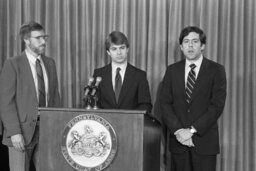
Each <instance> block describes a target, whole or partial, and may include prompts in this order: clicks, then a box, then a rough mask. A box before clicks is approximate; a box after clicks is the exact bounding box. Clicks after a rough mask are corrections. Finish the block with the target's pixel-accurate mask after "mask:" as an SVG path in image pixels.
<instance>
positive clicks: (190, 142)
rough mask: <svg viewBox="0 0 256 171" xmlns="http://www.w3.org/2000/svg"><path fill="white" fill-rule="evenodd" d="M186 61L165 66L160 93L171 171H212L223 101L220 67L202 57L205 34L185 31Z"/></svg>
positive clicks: (194, 29)
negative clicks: (168, 133)
mask: <svg viewBox="0 0 256 171" xmlns="http://www.w3.org/2000/svg"><path fill="white" fill-rule="evenodd" d="M179 43H180V48H181V51H182V52H183V54H184V56H185V59H184V60H181V61H180V62H177V63H175V64H172V65H170V66H168V68H167V71H166V73H165V76H164V79H163V87H162V90H161V93H160V106H161V109H162V116H163V122H164V123H165V125H166V126H167V128H168V130H169V132H170V136H169V149H170V151H171V170H172V171H193V170H194V171H215V170H216V155H217V154H218V153H219V132H218V124H217V120H218V118H219V117H220V115H221V113H222V112H223V108H224V105H225V99H226V74H225V69H224V67H223V66H222V65H220V64H217V63H216V62H213V61H211V60H209V59H207V58H205V57H204V56H203V54H202V53H203V50H204V49H205V44H206V35H205V34H204V32H203V31H202V30H201V29H200V28H198V27H194V26H188V27H185V28H184V29H183V30H182V31H181V34H180V38H179Z"/></svg>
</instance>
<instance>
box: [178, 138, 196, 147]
mask: <svg viewBox="0 0 256 171" xmlns="http://www.w3.org/2000/svg"><path fill="white" fill-rule="evenodd" d="M181 144H182V145H185V146H188V147H195V145H194V143H193V141H192V138H190V139H188V140H186V141H183V142H182V143H181Z"/></svg>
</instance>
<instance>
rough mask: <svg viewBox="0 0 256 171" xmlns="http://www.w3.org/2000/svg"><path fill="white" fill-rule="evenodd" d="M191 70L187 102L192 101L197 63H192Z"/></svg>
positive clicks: (187, 86) (188, 80) (188, 79)
mask: <svg viewBox="0 0 256 171" xmlns="http://www.w3.org/2000/svg"><path fill="white" fill-rule="evenodd" d="M189 67H190V71H189V73H188V78H187V85H186V101H187V103H190V101H191V97H192V93H193V89H194V87H195V84H196V73H195V71H194V69H195V67H196V65H195V64H190V65H189Z"/></svg>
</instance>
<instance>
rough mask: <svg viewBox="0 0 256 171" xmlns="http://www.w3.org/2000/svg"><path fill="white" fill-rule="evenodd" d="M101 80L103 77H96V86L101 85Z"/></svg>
mask: <svg viewBox="0 0 256 171" xmlns="http://www.w3.org/2000/svg"><path fill="white" fill-rule="evenodd" d="M101 80H102V78H101V77H97V78H96V83H95V86H99V84H100V82H101Z"/></svg>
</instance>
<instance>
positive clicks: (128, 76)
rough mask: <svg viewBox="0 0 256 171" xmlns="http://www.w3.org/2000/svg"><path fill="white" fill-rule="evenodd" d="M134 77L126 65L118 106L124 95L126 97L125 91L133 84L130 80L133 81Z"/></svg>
mask: <svg viewBox="0 0 256 171" xmlns="http://www.w3.org/2000/svg"><path fill="white" fill-rule="evenodd" d="M134 77H135V75H134V74H133V70H132V67H131V66H130V64H129V63H128V64H127V68H126V71H125V75H124V82H123V85H122V88H121V92H120V95H119V101H118V104H120V102H121V101H122V100H123V98H125V95H126V93H127V91H128V90H129V87H130V85H131V84H132V83H133V81H132V80H133V79H134Z"/></svg>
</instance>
